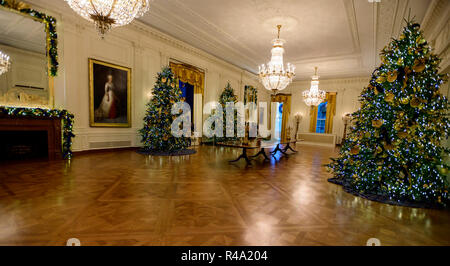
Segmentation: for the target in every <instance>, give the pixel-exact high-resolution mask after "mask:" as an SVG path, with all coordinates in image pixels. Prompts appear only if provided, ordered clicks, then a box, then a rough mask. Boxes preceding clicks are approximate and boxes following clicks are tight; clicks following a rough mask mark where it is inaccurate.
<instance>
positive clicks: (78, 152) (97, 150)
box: [73, 147, 139, 156]
mask: <svg viewBox="0 0 450 266" xmlns="http://www.w3.org/2000/svg"><path fill="white" fill-rule="evenodd" d="M138 149H139V147H122V148H110V149H108V148H105V149H92V150H84V151H74V152H73V155H74V156H77V155H86V154H93V153H105V152H117V151H127V150H129V151H137V150H138Z"/></svg>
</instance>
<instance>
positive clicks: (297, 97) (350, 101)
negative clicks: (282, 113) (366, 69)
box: [283, 77, 369, 143]
mask: <svg viewBox="0 0 450 266" xmlns="http://www.w3.org/2000/svg"><path fill="white" fill-rule="evenodd" d="M368 85H369V77H359V78H346V79H329V80H320V85H319V88H320V89H321V90H324V91H327V92H337V96H336V116H335V117H334V123H333V134H335V135H337V137H338V139H337V142H338V143H340V141H341V139H342V136H343V134H344V122H343V121H342V116H343V115H344V114H346V113H353V112H355V111H357V110H358V109H359V107H360V104H359V102H358V97H359V96H360V94H361V92H362V90H363V88H364V87H366V86H368ZM310 87H311V81H298V82H294V83H292V84H291V85H290V86H289V87H288V88H287V89H286V90H285V91H283V92H284V93H291V94H292V110H291V117H293V116H294V115H295V114H296V113H297V112H299V113H301V114H302V116H303V119H302V121H301V123H300V128H299V132H300V133H304V132H309V122H310V116H309V114H310V107H308V106H307V105H306V104H305V103H304V101H303V96H302V93H303V92H304V91H305V90H308V89H309V88H310ZM292 125H293V123H292Z"/></svg>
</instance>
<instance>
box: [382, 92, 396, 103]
mask: <svg viewBox="0 0 450 266" xmlns="http://www.w3.org/2000/svg"><path fill="white" fill-rule="evenodd" d="M394 98H395V96H394V94H393V93H392V92H388V93H386V96H385V97H384V100H385V101H386V102H388V103H392V102H393V101H394Z"/></svg>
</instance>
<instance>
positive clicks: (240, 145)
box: [218, 140, 302, 165]
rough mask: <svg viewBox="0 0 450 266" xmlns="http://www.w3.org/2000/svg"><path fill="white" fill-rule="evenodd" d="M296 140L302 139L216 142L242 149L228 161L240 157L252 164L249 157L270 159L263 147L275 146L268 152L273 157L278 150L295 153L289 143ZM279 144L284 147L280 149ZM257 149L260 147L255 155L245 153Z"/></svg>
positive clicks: (283, 152)
mask: <svg viewBox="0 0 450 266" xmlns="http://www.w3.org/2000/svg"><path fill="white" fill-rule="evenodd" d="M298 141H302V140H293V141H284V142H275V143H262V144H261V145H244V144H236V143H226V142H220V143H218V145H220V146H224V147H231V148H239V149H242V154H241V155H240V156H239V157H238V158H237V159H236V160H232V161H230V163H235V162H238V161H239V160H241V159H244V160H245V161H246V163H247V164H249V165H251V164H252V162H251V159H252V158H257V157H259V156H261V155H262V156H263V157H264V159H265V160H267V161H268V160H270V158H269V157H268V156H267V154H266V151H265V149H269V148H273V147H275V149H274V150H273V151H272V152H271V153H270V155H272V156H273V157H275V155H276V154H277V153H278V152H281V153H282V154H284V155H289V154H288V153H287V151H289V150H290V151H292V152H294V153H297V151H296V150H294V149H293V148H292V147H291V144H296V143H297V142H298ZM281 145H285V147H284V148H283V149H282V148H281ZM257 149H260V151H259V152H258V153H257V154H256V155H253V156H250V157H249V156H248V155H247V150H257Z"/></svg>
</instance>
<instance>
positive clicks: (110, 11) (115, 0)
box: [107, 0, 117, 17]
mask: <svg viewBox="0 0 450 266" xmlns="http://www.w3.org/2000/svg"><path fill="white" fill-rule="evenodd" d="M116 3H117V0H114V2H113V3H112V5H111V10H109V13H108V15H107V17H109V16H111V13H112V12H113V10H114V8H115V7H116Z"/></svg>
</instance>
